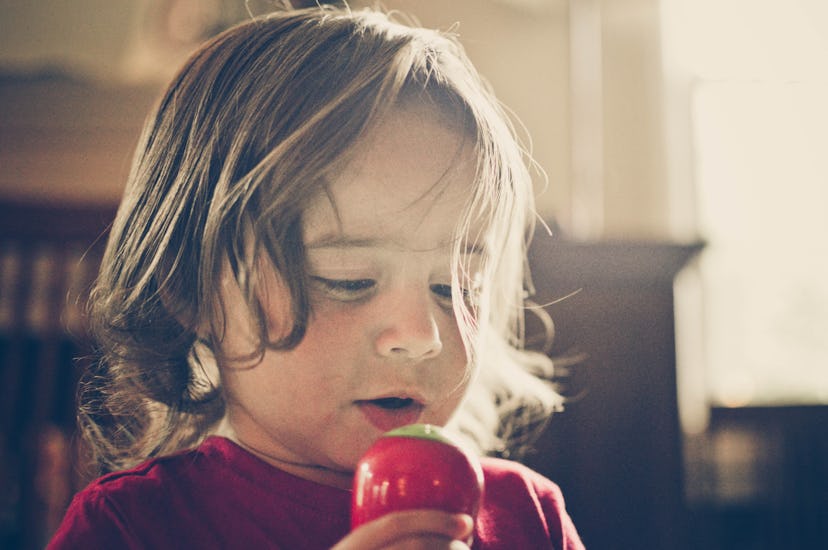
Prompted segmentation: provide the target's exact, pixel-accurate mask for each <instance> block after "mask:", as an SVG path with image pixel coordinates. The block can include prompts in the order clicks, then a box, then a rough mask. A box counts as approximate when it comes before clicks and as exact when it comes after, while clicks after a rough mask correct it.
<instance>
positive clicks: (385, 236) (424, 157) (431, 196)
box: [304, 105, 476, 249]
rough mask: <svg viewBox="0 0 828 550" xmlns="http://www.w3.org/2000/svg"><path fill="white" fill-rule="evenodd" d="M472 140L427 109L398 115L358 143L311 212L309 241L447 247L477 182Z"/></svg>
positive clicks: (307, 227) (400, 110) (393, 114)
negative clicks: (353, 241) (380, 242)
mask: <svg viewBox="0 0 828 550" xmlns="http://www.w3.org/2000/svg"><path fill="white" fill-rule="evenodd" d="M475 174H476V155H475V152H474V143H473V138H472V136H470V135H468V134H467V133H466V132H464V131H463V130H461V129H459V128H457V127H452V126H451V125H448V124H447V123H445V122H444V121H443V120H441V118H440V117H439V115H438V114H437V113H436V112H435V111H433V110H430V109H428V108H426V107H423V106H419V105H407V106H404V107H398V108H395V109H393V110H391V111H390V112H389V113H388V115H386V116H385V117H383V119H382V120H381V121H379V123H378V124H377V125H376V126H375V127H373V128H372V129H370V130H369V131H368V132H367V133H366V134H364V135H363V136H362V137H361V138H360V140H359V142H358V143H356V144H355V146H354V148H353V150H352V153H351V156H350V157H349V162H348V163H347V164H345V166H344V168H343V169H342V170H340V171H339V172H338V173H335V174H332V175H331V176H330V177H329V181H328V193H327V194H321V195H320V196H319V197H317V198H316V199H315V200H313V201H312V203H311V204H310V206H309V208H308V209H307V211H306V213H305V217H304V219H305V221H304V233H305V235H304V239H305V242H306V243H307V244H308V245H309V246H311V245H313V244H314V243H319V242H324V241H329V240H337V239H342V238H343V237H347V238H348V239H351V240H359V239H365V240H378V239H381V240H384V241H386V242H388V243H394V244H396V245H399V246H404V247H407V248H413V249H425V248H431V247H436V246H440V245H445V244H446V243H447V242H449V241H450V240H451V238H452V236H453V234H454V229H455V227H456V225H457V223H458V222H459V221H460V218H461V215H462V214H463V212H464V209H465V207H466V203H467V201H468V200H469V197H470V196H471V194H472V186H473V185H474V182H475Z"/></svg>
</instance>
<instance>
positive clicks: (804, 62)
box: [662, 0, 828, 406]
mask: <svg viewBox="0 0 828 550" xmlns="http://www.w3.org/2000/svg"><path fill="white" fill-rule="evenodd" d="M662 7H663V11H664V16H665V17H664V21H665V32H664V35H663V36H664V41H665V44H664V45H665V51H667V52H669V53H668V58H669V59H671V60H672V61H674V62H676V63H679V64H681V65H682V67H683V70H684V71H685V72H686V75H687V76H688V78H687V82H688V83H689V84H690V94H689V103H690V105H689V106H688V108H689V110H690V116H691V122H690V125H689V130H690V134H691V135H692V145H693V155H694V159H693V163H692V165H693V169H694V184H695V187H696V198H697V203H696V205H695V207H696V209H697V211H696V217H697V220H698V226H699V230H700V233H701V234H702V235H703V237H704V238H705V239H706V240H707V241H708V243H709V245H708V249H707V250H706V252H705V253H704V254H703V255H702V257H701V259H700V262H699V270H698V274H699V281H700V283H701V284H700V295H701V297H702V303H703V308H702V310H701V311H702V314H701V315H702V320H703V322H702V323H701V326H702V327H703V332H704V333H703V337H702V338H701V340H700V341H699V342H700V343H701V344H702V346H703V349H702V351H701V352H700V353H696V354H695V357H697V358H699V359H700V362H699V364H698V365H696V367H698V368H700V369H703V371H704V379H705V384H704V393H705V394H706V395H705V398H706V401H707V402H710V403H714V404H722V405H726V406H739V405H747V404H792V403H828V2H824V1H823V0H663V2H662ZM680 313H681V312H680Z"/></svg>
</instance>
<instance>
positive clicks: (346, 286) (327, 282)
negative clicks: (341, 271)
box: [311, 277, 377, 300]
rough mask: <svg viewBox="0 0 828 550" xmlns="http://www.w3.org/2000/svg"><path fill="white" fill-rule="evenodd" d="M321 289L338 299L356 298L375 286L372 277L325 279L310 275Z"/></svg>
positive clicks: (367, 292)
mask: <svg viewBox="0 0 828 550" xmlns="http://www.w3.org/2000/svg"><path fill="white" fill-rule="evenodd" d="M311 279H312V280H313V281H314V282H315V283H317V284H318V285H319V286H321V287H322V289H323V290H324V291H325V292H326V293H328V294H330V295H332V296H333V297H335V298H337V299H340V300H358V299H360V298H362V297H364V296H366V295H368V294H369V293H370V292H371V291H372V290H373V289H374V287H375V286H376V284H377V283H376V281H374V280H373V279H326V278H324V277H311Z"/></svg>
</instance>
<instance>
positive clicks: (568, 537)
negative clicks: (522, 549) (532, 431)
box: [527, 470, 584, 550]
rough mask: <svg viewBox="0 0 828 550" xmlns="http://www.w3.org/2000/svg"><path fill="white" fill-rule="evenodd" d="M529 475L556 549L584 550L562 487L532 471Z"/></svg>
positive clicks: (529, 471)
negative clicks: (567, 508)
mask: <svg viewBox="0 0 828 550" xmlns="http://www.w3.org/2000/svg"><path fill="white" fill-rule="evenodd" d="M527 475H528V476H529V478H530V481H531V483H532V486H533V487H534V490H535V494H536V495H537V498H538V502H539V504H540V507H541V509H542V510H543V515H544V517H545V518H546V523H547V526H548V528H549V534H550V536H551V538H552V540H553V542H554V543H555V544H556V547H557V548H561V549H563V550H584V544H583V542H581V537H580V536H579V535H578V531H577V529H576V528H575V524H574V523H573V521H572V518H571V517H570V516H569V513H568V512H567V511H566V506H565V505H564V497H563V494H562V493H561V489H560V487H558V486H557V485H556V484H555V483H553V482H551V481H550V480H548V479H546V478H545V477H543V476H542V475H540V474H538V473H536V472H534V471H532V470H528V472H527Z"/></svg>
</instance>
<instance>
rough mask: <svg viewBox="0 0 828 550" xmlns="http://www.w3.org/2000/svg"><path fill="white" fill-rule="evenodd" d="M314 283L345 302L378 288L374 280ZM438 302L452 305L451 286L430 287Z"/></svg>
mask: <svg viewBox="0 0 828 550" xmlns="http://www.w3.org/2000/svg"><path fill="white" fill-rule="evenodd" d="M311 279H312V280H313V281H315V282H316V283H318V284H320V285H321V286H322V287H323V289H324V290H325V291H326V292H327V293H329V294H331V295H332V296H333V297H334V298H336V299H339V300H343V301H357V300H360V299H362V298H364V297H367V296H368V294H370V292H371V291H372V290H373V289H374V287H375V286H376V281H374V280H373V279H326V278H324V277H311ZM429 288H430V289H431V292H433V293H434V295H435V296H437V298H438V300H440V301H442V302H447V303H448V304H449V305H450V304H451V285H446V284H433V285H431V286H430V287H429ZM462 292H463V296H464V298H465V299H468V297H469V294H470V293H469V291H467V290H465V289H463V291H462Z"/></svg>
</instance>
